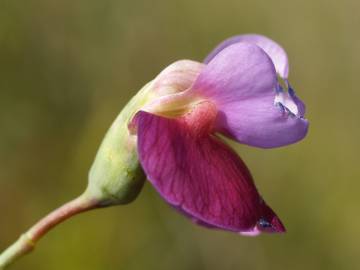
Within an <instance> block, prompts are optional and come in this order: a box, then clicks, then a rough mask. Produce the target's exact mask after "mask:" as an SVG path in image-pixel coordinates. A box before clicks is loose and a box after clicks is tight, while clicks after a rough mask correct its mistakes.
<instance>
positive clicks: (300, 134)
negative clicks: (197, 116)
mask: <svg viewBox="0 0 360 270" xmlns="http://www.w3.org/2000/svg"><path fill="white" fill-rule="evenodd" d="M278 85H279V84H278V82H277V77H276V73H275V70H274V65H273V63H272V61H271V60H270V58H269V57H268V55H267V54H266V53H265V52H264V51H263V50H262V49H260V48H259V47H258V46H256V45H252V44H248V43H236V44H233V45H231V46H228V47H227V48H225V49H224V50H222V51H221V52H220V53H218V54H217V55H216V56H215V57H214V58H213V59H212V60H211V61H210V63H209V64H208V65H207V66H206V67H205V68H204V69H203V71H202V72H201V74H200V75H199V77H198V78H197V80H196V82H195V83H194V85H193V86H192V88H191V89H190V90H188V91H187V92H186V95H198V96H202V97H204V98H207V99H210V100H212V101H213V102H215V103H216V105H217V107H218V110H219V117H218V120H217V123H216V128H217V130H218V131H220V132H222V133H224V134H226V135H228V136H229V137H231V138H233V139H235V140H237V141H238V142H240V143H244V144H248V145H251V146H256V147H262V148H271V147H279V146H283V145H288V144H291V143H294V142H297V141H299V140H301V139H302V138H304V136H305V135H306V133H307V129H308V122H307V120H305V119H303V118H302V117H303V115H301V113H302V109H301V108H300V106H299V108H297V107H296V106H297V105H298V104H300V102H292V103H290V96H289V99H285V98H284V97H287V96H288V94H287V93H286V96H282V99H281V100H282V101H283V103H281V102H280V103H281V104H277V103H278V102H276V101H277V100H278V99H279V98H278V97H277V96H276V95H277V94H278V93H277V92H276V89H277V87H278ZM298 101H299V100H298ZM301 104H303V103H301ZM290 105H292V107H294V108H292V107H291V108H290V109H289V108H288V107H286V106H289V107H290ZM295 109H296V110H295ZM294 111H296V113H293V112H294Z"/></svg>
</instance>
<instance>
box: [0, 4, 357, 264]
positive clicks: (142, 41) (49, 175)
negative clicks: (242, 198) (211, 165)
mask: <svg viewBox="0 0 360 270" xmlns="http://www.w3.org/2000/svg"><path fill="white" fill-rule="evenodd" d="M359 27H360V2H359V1H357V0H344V1H337V0H317V1H316V0H315V1H303V0H302V1H301V0H297V1H287V0H273V1H269V0H264V1H260V0H243V1H240V0H223V1H214V0H204V1H202V0H200V1H196V0H174V1H165V0H163V1H161V0H153V1H149V0H139V1H136V0H132V1H130V0H129V1H115V0H102V1H89V0H78V1H73V0H71V1H70V0H62V1H55V0H26V1H25V0H23V1H21V0H18V1H15V0H1V1H0V126H1V132H0V213H1V217H0V249H3V248H5V247H6V246H7V245H9V244H10V243H11V242H12V241H13V240H15V239H16V238H17V237H18V235H19V234H20V233H21V232H23V231H24V230H25V229H27V228H28V227H29V226H30V225H32V224H33V223H34V222H35V221H37V220H38V219H39V218H40V217H42V216H43V215H44V214H46V213H47V212H49V211H50V210H52V209H53V208H55V207H57V206H59V205H60V204H62V203H64V202H66V201H68V200H70V199H71V198H73V197H75V196H77V195H78V194H80V193H81V192H82V190H83V189H84V188H85V185H86V181H87V172H88V169H89V167H90V165H91V163H92V160H93V158H94V155H95V153H96V151H97V148H98V146H99V144H100V142H101V139H102V137H103V135H104V133H105V132H106V130H107V128H108V127H109V126H110V124H111V122H112V121H113V119H114V118H115V116H116V115H117V114H118V112H119V111H120V110H121V108H122V107H123V106H124V105H125V104H126V102H127V101H128V100H129V98H130V97H131V96H133V95H134V94H135V93H136V92H137V90H139V89H140V88H141V87H142V85H144V84H145V83H146V82H148V81H150V80H151V79H152V78H154V77H155V76H156V75H157V74H158V73H159V72H160V71H161V70H162V69H163V68H164V67H165V66H167V65H168V64H170V63H171V62H173V61H175V60H178V59H184V58H187V59H194V60H199V61H201V60H202V59H203V58H204V57H205V56H206V54H207V53H208V52H210V50H211V49H212V48H213V47H214V46H215V45H216V44H217V43H219V42H220V41H222V40H223V39H225V38H227V37H229V36H232V35H235V34H241V33H261V34H264V35H267V36H269V37H271V38H273V39H274V40H276V41H278V42H279V43H280V44H282V45H283V46H284V47H285V48H286V50H287V52H288V54H289V58H290V64H291V69H290V81H291V82H292V84H293V86H294V88H295V89H296V90H297V93H298V94H299V96H301V98H303V100H305V102H306V103H307V118H308V119H309V120H310V121H311V127H310V132H309V134H308V136H307V138H306V139H305V140H304V141H302V142H301V143H298V144H296V145H292V146H290V147H285V148H280V149H272V150H261V149H255V148H251V147H247V146H243V145H237V146H236V149H237V150H238V152H239V154H240V155H241V156H242V158H243V159H244V160H245V161H246V163H247V164H248V166H249V167H250V169H251V170H252V172H253V175H254V177H255V180H256V183H257V186H258V188H259V189H260V191H261V193H262V194H264V197H265V198H266V200H267V201H268V203H269V204H270V205H271V206H272V207H273V208H274V209H275V210H276V212H277V213H278V214H279V216H280V217H281V218H282V220H283V222H284V223H285V225H286V227H287V229H288V232H287V233H286V234H285V235H263V236H260V237H257V238H246V237H242V236H238V235H236V234H232V233H227V232H222V231H213V230H208V229H204V228H201V227H197V226H196V225H194V224H192V223H191V222H189V220H187V219H186V218H184V217H183V216H181V215H179V214H178V213H176V212H175V211H173V210H172V209H171V208H170V207H168V206H167V205H166V203H164V202H163V200H162V199H161V198H160V197H159V195H158V194H157V193H156V192H155V191H154V190H153V188H152V187H151V186H150V185H149V184H147V185H146V186H145V188H144V190H143V191H142V193H141V194H140V196H139V198H138V199H137V200H136V201H135V202H134V203H132V204H130V205H127V206H122V207H113V208H109V209H102V210H98V211H93V212H89V213H86V214H82V215H80V216H77V217H75V218H73V219H71V220H69V221H68V222H66V223H64V224H62V225H61V226H59V227H58V228H56V229H55V230H54V231H52V232H51V233H50V234H48V235H47V236H46V237H45V238H44V239H43V240H42V241H41V242H40V243H39V245H38V247H37V249H36V251H35V252H34V253H33V254H31V255H30V256H27V257H26V258H24V259H22V260H21V261H19V262H18V263H17V264H15V265H14V266H13V267H12V268H11V269H14V270H16V269H27V270H31V269H36V270H45V269H46V270H60V269H61V270H62V269H69V270H72V269H74V270H75V269H76V270H77V269H87V270H91V269H106V270H108V269H109V270H112V269H123V270H137V269H146V270H152V269H154V270H155V269H156V270H165V269H174V270H176V269H189V270H191V269H196V270H202V269H206V270H211V269H224V270H227V269H261V270H267V269H292V270H296V269H308V270H311V269H356V268H357V267H359V263H360V259H359V254H360V250H359V240H360V239H359V235H360V234H359V228H360V215H359V213H360V211H359V205H360V197H359V188H360V184H359V177H360V167H359V164H358V161H359V154H358V151H359V148H360V142H359V138H360V125H359V116H360V115H359V111H358V108H359V102H360V101H359V100H360V91H359V89H358V85H359V83H360V76H359V65H358V64H359V63H360V54H359V49H360V47H359V46H360V32H359Z"/></svg>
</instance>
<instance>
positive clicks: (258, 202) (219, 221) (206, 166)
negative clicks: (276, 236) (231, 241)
mask: <svg viewBox="0 0 360 270" xmlns="http://www.w3.org/2000/svg"><path fill="white" fill-rule="evenodd" d="M215 116H216V108H215V107H214V106H213V105H212V104H210V103H208V102H203V103H202V104H200V105H197V106H196V107H195V108H193V110H192V111H191V112H189V113H188V114H186V115H185V116H183V117H179V118H173V119H168V118H164V117H161V116H156V115H153V114H150V113H147V112H142V111H141V112H139V113H138V114H137V115H136V117H135V120H134V121H135V123H136V125H137V134H138V152H139V158H140V162H141V164H142V167H143V169H144V171H145V173H146V175H147V177H148V179H149V181H150V182H151V183H152V184H153V185H154V187H155V188H156V189H157V190H158V192H159V193H160V194H161V195H162V196H163V197H164V199H165V200H166V201H167V202H168V203H170V204H171V205H173V206H174V207H176V208H178V209H180V210H181V211H183V212H185V213H186V214H187V215H189V216H191V217H192V218H193V219H194V220H195V221H196V222H198V223H201V224H203V225H205V224H206V225H207V226H210V227H217V228H222V229H225V230H230V231H235V232H248V231H253V230H254V228H256V229H257V230H259V231H265V232H284V231H285V229H284V227H283V226H282V224H281V222H280V220H279V219H278V217H277V216H276V215H275V214H274V212H273V211H272V210H271V209H270V208H269V207H268V206H267V205H266V204H265V202H264V201H263V200H262V198H261V197H260V195H259V193H258V192H257V190H256V187H255V185H254V183H253V180H252V177H251V175H250V172H249V170H248V169H247V167H246V166H245V164H244V163H243V161H242V160H241V159H240V158H239V157H238V155H237V154H236V153H235V152H234V151H232V150H231V149H230V148H229V147H228V146H227V145H226V144H225V143H224V142H222V141H221V140H220V139H219V138H218V137H217V136H214V135H210V132H211V131H212V130H213V123H214V120H215Z"/></svg>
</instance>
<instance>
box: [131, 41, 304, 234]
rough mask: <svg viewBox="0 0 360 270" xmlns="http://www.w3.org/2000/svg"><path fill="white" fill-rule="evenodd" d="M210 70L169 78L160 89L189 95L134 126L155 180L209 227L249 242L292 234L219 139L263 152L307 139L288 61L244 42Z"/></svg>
mask: <svg viewBox="0 0 360 270" xmlns="http://www.w3.org/2000/svg"><path fill="white" fill-rule="evenodd" d="M184 63H185V62H184ZM204 63H205V65H202V64H199V63H197V64H196V63H194V65H193V66H192V68H190V66H189V69H191V72H190V73H191V75H184V74H180V73H181V72H175V73H174V72H171V71H170V72H167V71H164V72H163V74H162V75H160V76H159V77H160V78H162V79H160V80H157V82H155V84H154V85H155V87H158V88H159V89H161V88H164V87H165V88H166V86H169V85H170V86H171V85H173V87H174V89H176V88H177V87H179V88H181V90H184V91H181V92H177V93H171V94H169V95H166V96H164V97H162V98H160V99H158V100H156V101H155V102H153V103H152V104H150V105H148V106H146V107H145V108H144V109H143V110H142V111H140V112H138V113H137V114H136V116H135V118H134V121H133V123H132V124H133V125H134V126H135V128H136V132H137V135H138V154H139V159H140V162H141V165H142V167H143V169H144V171H145V173H146V175H147V178H148V180H149V181H150V182H151V183H152V184H153V186H154V187H155V188H156V190H157V191H158V192H159V193H160V194H161V195H162V197H163V198H164V199H165V200H166V201H167V202H168V203H169V204H171V205H172V206H174V207H175V208H176V209H178V210H180V211H181V212H182V213H184V214H185V215H186V216H189V217H191V218H192V219H193V220H194V221H195V222H197V223H199V224H201V225H204V226H208V227H214V228H219V229H224V230H229V231H234V232H239V233H242V234H245V235H257V234H259V233H260V232H284V231H285V228H284V226H283V225H282V223H281V221H280V219H279V218H278V217H277V216H276V214H275V213H274V212H273V211H272V210H271V208H270V207H269V206H268V205H267V204H266V203H265V201H264V200H263V199H262V197H261V196H260V194H259V192H258V191H257V189H256V187H255V184H254V182H253V179H252V177H251V174H250V172H249V170H248V168H247V167H246V165H245V164H244V162H243V161H242V160H241V159H240V157H239V156H238V155H237V154H236V153H235V152H234V151H233V150H232V149H231V148H230V147H229V146H228V145H226V144H225V143H224V142H223V140H222V139H221V138H220V137H219V136H218V135H217V134H218V133H220V134H223V135H225V136H228V137H229V138H232V139H234V140H236V141H237V142H239V143H243V144H247V145H250V146H255V147H261V148H272V147H279V146H284V145H288V144H291V143H295V142H297V141H299V140H301V139H302V138H304V136H305V135H306V133H307V129H308V122H307V120H305V119H304V113H305V106H304V104H303V103H302V101H301V100H300V99H299V98H298V97H297V96H296V95H295V92H294V90H293V89H292V88H291V87H290V84H289V82H288V80H287V77H288V72H289V67H288V58H287V55H286V53H285V51H284V49H283V48H281V47H280V46H279V45H278V44H277V43H275V42H274V41H272V40H270V39H268V38H266V37H263V36H259V35H243V36H236V37H233V38H230V39H228V40H226V41H224V42H223V43H221V44H220V45H219V46H218V47H217V48H215V50H214V51H213V52H212V53H210V55H209V56H208V57H207V58H206V60H205V62H204ZM187 64H188V65H190V64H189V62H187ZM184 65H185V64H184ZM184 70H185V71H184V73H186V70H187V68H186V67H185V68H184ZM171 74H172V75H171ZM174 74H175V75H174ZM277 74H278V75H279V77H280V78H279V79H278V77H277ZM172 76H173V77H172ZM164 78H165V79H164ZM182 78H183V79H182ZM279 80H283V85H285V86H286V88H287V89H283V87H282V86H281V85H282V84H281V83H280V81H279ZM184 88H187V89H186V90H185V89H184Z"/></svg>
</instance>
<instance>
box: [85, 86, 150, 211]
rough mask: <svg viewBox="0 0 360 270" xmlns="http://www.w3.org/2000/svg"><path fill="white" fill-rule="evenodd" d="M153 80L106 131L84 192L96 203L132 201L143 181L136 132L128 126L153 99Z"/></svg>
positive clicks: (100, 204) (106, 203)
mask: <svg viewBox="0 0 360 270" xmlns="http://www.w3.org/2000/svg"><path fill="white" fill-rule="evenodd" d="M151 87H152V82H150V83H148V84H147V85H145V86H144V87H143V88H142V89H141V90H140V91H139V92H138V93H137V95H136V96H134V97H133V98H132V99H131V100H130V102H129V103H128V104H127V105H126V106H125V108H124V109H123V110H122V111H121V112H120V114H119V115H118V116H117V118H116V119H115V121H114V122H113V124H112V125H111V127H110V129H109V130H108V131H107V133H106V135H105V137H104V139H103V141H102V143H101V145H100V148H99V150H98V152H97V154H96V157H95V160H94V162H93V164H92V166H91V169H90V172H89V182H88V187H87V189H86V191H85V194H86V195H87V196H89V197H91V198H93V199H95V200H97V201H98V202H99V203H98V204H99V206H110V205H116V204H126V203H130V202H131V201H133V200H134V199H135V198H136V197H137V195H138V194H139V192H140V191H141V188H142V186H143V184H144V182H145V180H146V176H145V174H144V172H143V170H142V168H141V165H140V163H139V160H138V155H137V142H136V135H133V134H131V133H130V131H129V128H128V125H129V123H130V121H131V119H132V118H133V116H134V115H135V114H136V112H137V111H139V110H140V109H141V108H142V107H143V106H144V105H145V104H147V103H148V102H150V101H151V100H153V99H154V94H153V93H152V92H153V91H151Z"/></svg>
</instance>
